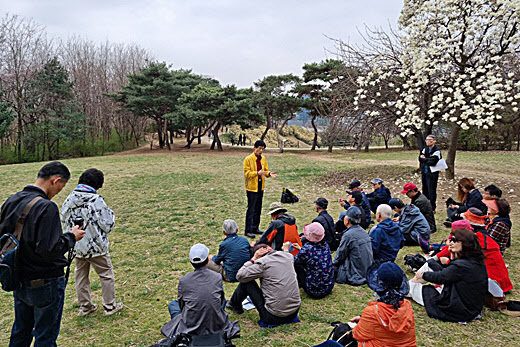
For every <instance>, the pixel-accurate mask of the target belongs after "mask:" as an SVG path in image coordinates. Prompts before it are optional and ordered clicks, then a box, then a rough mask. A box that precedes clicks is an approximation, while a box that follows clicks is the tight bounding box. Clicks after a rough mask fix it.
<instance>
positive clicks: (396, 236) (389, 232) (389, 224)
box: [369, 219, 404, 261]
mask: <svg viewBox="0 0 520 347" xmlns="http://www.w3.org/2000/svg"><path fill="white" fill-rule="evenodd" d="M369 235H370V238H371V239H372V253H373V255H374V261H377V260H380V261H394V260H395V258H397V253H399V250H400V249H401V248H402V247H403V246H404V237H403V233H402V232H401V229H400V228H399V226H398V225H397V224H395V223H394V221H392V220H391V219H385V220H384V221H381V222H380V223H379V224H377V225H376V226H375V227H374V228H372V230H371V231H370V234H369Z"/></svg>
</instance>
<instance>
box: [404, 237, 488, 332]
mask: <svg viewBox="0 0 520 347" xmlns="http://www.w3.org/2000/svg"><path fill="white" fill-rule="evenodd" d="M448 250H449V260H450V262H449V265H448V266H447V267H445V268H443V267H442V266H441V265H440V264H438V263H437V262H435V261H431V260H430V261H428V266H429V267H430V269H431V270H433V271H428V272H424V271H421V270H419V271H417V273H416V275H415V277H414V278H412V279H411V280H410V295H411V297H412V299H413V300H414V301H415V302H417V303H418V304H420V305H423V306H424V307H425V309H426V313H427V314H428V316H429V317H431V318H436V319H440V320H442V321H446V322H470V321H472V320H474V319H476V318H478V317H479V316H480V314H481V312H482V307H483V306H484V298H485V297H486V293H487V292H488V274H487V271H486V265H485V263H484V252H483V251H482V247H480V244H479V242H478V239H477V236H476V234H475V233H474V232H473V231H472V230H468V229H455V230H454V231H453V233H452V236H451V237H450V238H448ZM426 282H430V283H433V284H437V285H442V289H441V287H434V286H433V285H425V283H426Z"/></svg>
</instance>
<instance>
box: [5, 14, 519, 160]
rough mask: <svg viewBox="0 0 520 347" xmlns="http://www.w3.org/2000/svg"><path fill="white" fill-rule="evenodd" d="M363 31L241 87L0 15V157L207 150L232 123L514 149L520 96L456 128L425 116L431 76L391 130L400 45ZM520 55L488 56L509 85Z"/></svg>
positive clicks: (363, 140) (400, 82)
mask: <svg viewBox="0 0 520 347" xmlns="http://www.w3.org/2000/svg"><path fill="white" fill-rule="evenodd" d="M515 23H517V22H516V21H514V22H513V24H515ZM513 28H516V27H513ZM515 33H516V29H515ZM364 39H365V44H364V45H360V46H356V45H349V44H347V43H345V42H342V41H341V40H335V41H334V42H336V46H337V54H336V59H327V60H324V61H321V62H312V63H308V64H305V65H304V66H303V67H302V70H303V73H302V76H301V77H300V76H297V75H294V74H284V75H271V76H265V77H264V78H262V79H260V80H259V81H256V82H254V84H253V87H251V88H238V87H236V86H235V85H227V86H223V85H221V84H220V83H219V81H217V80H215V79H214V78H211V77H208V76H202V75H198V74H195V73H193V72H192V71H191V70H187V69H174V68H173V67H172V66H171V65H169V64H167V63H165V62H157V61H155V60H154V59H153V57H152V56H151V54H150V53H148V52H147V51H146V50H144V49H143V48H141V47H139V46H137V45H134V44H115V43H110V42H105V43H94V42H92V41H89V40H88V39H84V38H80V37H75V36H73V37H70V38H68V39H66V40H60V39H55V38H49V37H48V36H47V34H46V32H45V29H44V28H43V27H41V26H40V25H38V24H37V23H35V22H34V21H32V20H28V19H25V18H21V17H19V16H16V15H6V16H4V17H2V18H1V19H0V145H1V146H0V163H11V162H23V161H36V160H49V159H56V158H59V157H66V156H89V155H98V154H103V153H105V152H111V151H117V150H123V149H128V148H132V147H135V146H139V145H140V144H142V143H143V142H144V141H148V142H150V143H151V145H152V147H153V146H154V145H157V146H158V147H160V148H168V149H171V144H172V143H173V141H174V140H175V139H176V138H178V140H175V141H182V142H183V143H184V145H185V146H186V147H187V148H190V147H191V146H192V144H193V143H194V142H195V141H196V142H195V143H201V142H202V139H203V137H204V136H210V138H211V139H212V144H211V149H218V150H222V145H221V140H220V136H221V133H222V131H223V129H228V128H230V127H231V126H239V127H240V128H241V129H257V130H258V129H261V130H259V131H257V130H255V132H254V134H255V136H257V135H258V137H259V138H262V139H265V138H266V137H268V139H271V140H270V141H271V143H272V141H273V140H272V139H275V142H277V144H278V147H279V150H280V151H283V149H284V146H292V145H294V143H293V142H294V141H291V140H290V139H289V140H288V139H285V138H284V136H292V137H295V138H297V139H298V140H300V141H302V142H305V143H306V144H307V145H309V147H310V150H315V149H316V148H318V147H328V150H329V151H332V148H333V146H353V147H355V148H356V149H357V150H361V149H365V150H368V148H369V146H370V145H371V144H374V143H379V144H380V143H384V144H385V145H387V146H388V144H389V143H394V144H395V143H399V144H401V143H402V144H403V145H404V146H405V147H406V148H417V147H419V148H420V147H422V146H424V136H425V135H426V134H428V133H432V132H433V133H435V134H436V135H437V136H438V137H439V144H440V145H441V146H448V145H449V146H450V151H451V150H454V149H455V148H458V149H464V150H490V149H501V150H519V149H520V113H519V112H518V106H517V105H516V104H517V102H516V99H514V98H507V100H502V101H501V105H500V106H501V107H500V108H497V109H496V111H495V114H496V115H499V116H495V117H494V119H495V121H494V124H493V126H492V127H491V126H484V127H474V126H473V127H465V126H464V127H461V126H459V125H458V123H457V122H459V123H460V120H458V121H457V122H455V121H454V120H453V119H454V118H446V117H444V115H443V113H442V112H441V111H442V110H441V111H439V114H438V115H437V114H436V115H433V116H432V115H430V112H429V110H431V108H432V105H433V104H434V103H435V98H433V97H432V95H433V94H432V90H434V88H438V87H436V86H435V83H437V82H436V81H434V80H432V81H431V82H430V84H428V85H427V86H426V87H423V88H422V89H420V90H419V89H417V92H416V95H414V96H413V98H412V99H410V105H411V104H413V103H418V105H419V106H417V107H416V108H417V109H418V110H420V113H418V115H417V116H415V119H417V120H420V121H418V122H416V123H415V124H414V123H413V122H409V123H410V125H409V126H405V127H403V124H402V123H401V126H400V127H398V125H396V123H399V120H400V119H402V114H403V113H402V112H401V111H400V108H401V109H406V107H407V103H406V102H405V103H402V102H400V101H399V102H397V103H396V102H395V100H398V99H399V97H400V96H399V95H400V93H402V90H404V88H406V87H407V86H408V83H407V80H406V78H404V77H403V76H406V75H405V74H404V73H403V72H402V70H403V69H404V68H405V67H403V64H402V63H401V60H402V57H403V56H405V55H404V53H403V52H404V49H405V48H406V46H402V45H401V44H400V42H402V40H401V36H400V34H397V33H395V32H393V31H392V30H391V29H390V30H389V31H388V32H386V31H384V30H382V29H378V30H375V31H371V30H368V29H367V32H366V35H365V37H364ZM486 49H488V48H482V50H483V52H482V54H485V50H486ZM504 54H505V53H504ZM504 57H505V55H504ZM387 61H389V62H392V64H388V63H385V62H387ZM519 61H520V60H519V53H518V52H515V51H513V52H509V53H508V55H507V59H506V58H503V59H502V60H500V61H498V63H495V64H494V65H493V68H494V69H495V70H496V71H498V72H497V73H499V74H502V75H504V76H507V78H508V79H509V81H515V83H516V84H514V86H515V88H520V82H517V81H520V68H519V66H520V64H519V63H518V62H519ZM385 69H386V70H385ZM446 74H447V75H448V76H449V75H453V73H452V72H451V73H450V72H447V73H446ZM455 75H456V74H455ZM435 76H436V78H438V76H439V75H438V74H437V75H435ZM441 82H442V81H441ZM468 83H470V84H469V85H471V83H473V82H472V81H468ZM445 85H446V84H445ZM506 87H507V86H506ZM408 88H409V87H408ZM443 88H444V87H443ZM448 89H449V88H448ZM489 89H490V90H496V88H495V87H494V86H493V88H489ZM510 89H511V88H510ZM450 92H452V94H453V97H455V96H457V95H456V91H450ZM495 94H496V93H495ZM519 95H520V94H519ZM477 96H478V95H477ZM448 98H449V96H448ZM471 98H473V99H475V94H471V95H470V94H468V96H467V97H466V99H467V100H466V102H467V103H468V104H469V103H473V104H472V105H477V103H475V101H472V100H470V99H471ZM509 99H511V100H509ZM476 101H478V100H476ZM400 103H401V105H400ZM472 107H473V106H472ZM295 118H299V119H304V118H305V119H307V120H306V122H305V123H304V125H305V126H306V127H308V128H309V129H310V131H311V133H312V134H313V136H308V135H306V136H300V138H298V136H296V135H297V134H292V133H293V132H294V131H293V130H289V129H287V128H286V125H288V124H289V122H290V121H291V120H293V119H295ZM421 119H422V120H421ZM403 129H405V130H406V131H404V132H403ZM453 129H455V130H456V132H454V131H453ZM238 132H240V131H238ZM289 133H291V134H292V135H287V134H289ZM453 134H456V136H454V135H453ZM459 139H460V141H459ZM249 140H251V139H249ZM453 158H454V156H453Z"/></svg>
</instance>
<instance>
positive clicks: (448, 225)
mask: <svg viewBox="0 0 520 347" xmlns="http://www.w3.org/2000/svg"><path fill="white" fill-rule="evenodd" d="M443 224H444V226H445V227H446V228H451V221H449V220H447V219H446V220H445V221H444V223H443Z"/></svg>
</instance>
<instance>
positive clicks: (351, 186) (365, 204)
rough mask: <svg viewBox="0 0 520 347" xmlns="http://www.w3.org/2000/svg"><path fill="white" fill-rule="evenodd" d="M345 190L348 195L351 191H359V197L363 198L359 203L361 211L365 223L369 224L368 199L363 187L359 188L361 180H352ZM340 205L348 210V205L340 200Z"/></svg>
mask: <svg viewBox="0 0 520 347" xmlns="http://www.w3.org/2000/svg"><path fill="white" fill-rule="evenodd" d="M346 192H347V194H349V195H350V193H351V192H360V193H361V197H362V198H363V200H362V201H361V203H360V205H361V207H362V208H361V212H363V213H364V215H365V220H366V223H367V225H369V224H370V221H371V215H370V213H371V211H370V202H369V201H368V198H367V195H366V194H365V192H364V191H363V188H361V182H360V181H359V180H353V181H352V182H350V184H349V185H348V189H347V191H346ZM340 205H341V206H343V207H344V208H345V210H348V208H349V207H350V206H349V205H348V204H341V200H340ZM367 228H368V227H367Z"/></svg>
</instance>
